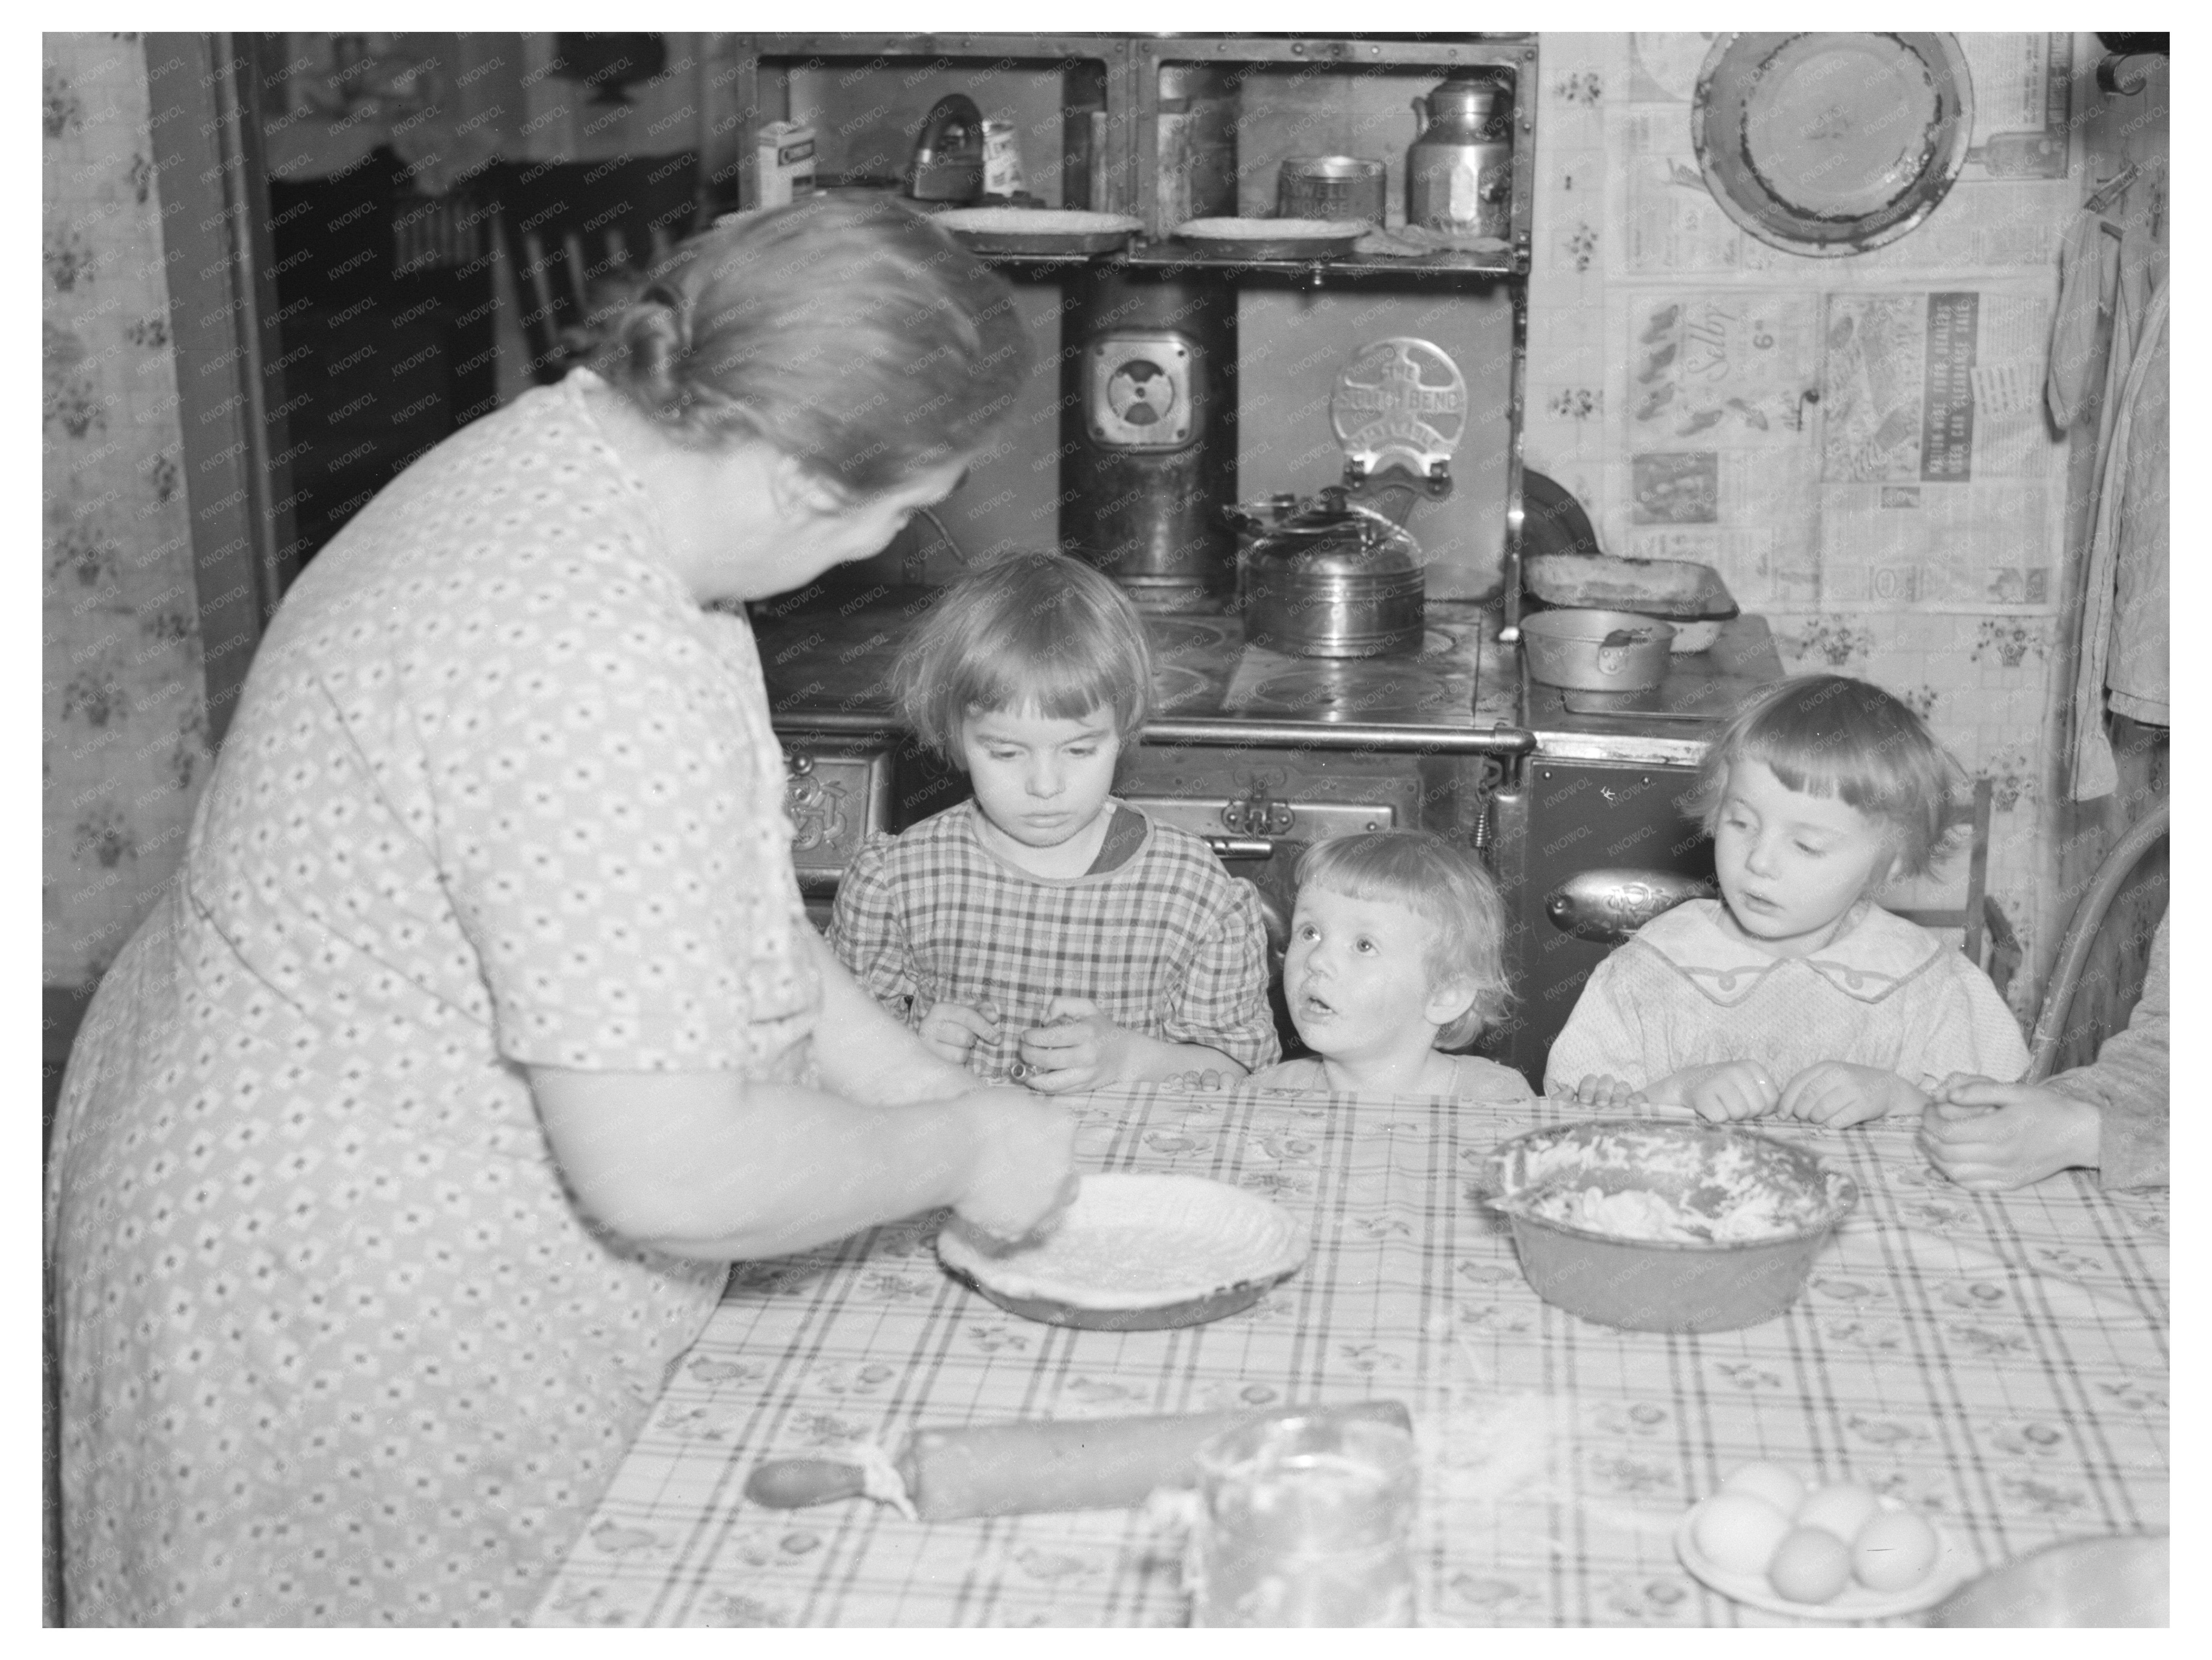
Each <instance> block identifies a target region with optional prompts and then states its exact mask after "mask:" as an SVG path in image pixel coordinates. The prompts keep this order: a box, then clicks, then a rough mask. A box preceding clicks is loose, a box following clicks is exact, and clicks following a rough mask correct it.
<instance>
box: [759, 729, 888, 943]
mask: <svg viewBox="0 0 2212 1660" xmlns="http://www.w3.org/2000/svg"><path fill="white" fill-rule="evenodd" d="M779 736H780V737H781V739H782V741H783V764H784V773H785V782H784V788H783V810H784V812H785V814H786V816H787V817H788V818H790V820H791V829H792V839H791V864H792V868H793V871H794V872H796V873H797V874H798V877H799V897H800V898H802V899H803V900H805V903H806V915H807V916H808V918H809V919H810V920H811V921H812V922H813V923H814V926H815V927H817V928H825V929H826V928H827V927H829V909H830V907H831V905H832V904H834V903H836V897H837V883H838V879H840V878H841V877H842V876H843V875H844V873H845V866H847V865H848V864H849V863H850V862H851V861H852V858H853V855H854V854H856V853H858V852H859V851H860V844H861V843H862V842H865V841H866V840H867V839H868V837H869V836H873V835H875V834H876V833H877V832H878V831H881V830H889V829H890V828H891V785H892V773H893V762H894V755H895V751H894V749H893V746H892V745H891V744H890V741H889V740H886V739H849V738H833V737H821V736H817V735H814V734H811V733H781V734H779Z"/></svg>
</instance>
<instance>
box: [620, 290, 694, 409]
mask: <svg viewBox="0 0 2212 1660" xmlns="http://www.w3.org/2000/svg"><path fill="white" fill-rule="evenodd" d="M686 309H687V308H686V307H685V305H684V296H683V295H681V294H679V293H678V292H677V291H676V290H675V289H671V288H670V287H668V286H667V285H666V284H665V283H653V284H651V285H650V286H648V287H647V289H645V290H644V291H643V292H642V293H641V294H640V295H638V296H637V298H636V299H635V301H632V302H631V303H630V305H629V307H628V308H627V309H626V310H624V312H623V315H622V319H621V321H619V322H618V323H617V324H616V325H615V332H614V339H613V341H612V343H611V344H612V345H613V349H614V350H613V353H612V356H614V358H615V359H616V362H617V364H618V365H619V368H617V376H618V378H619V379H620V380H622V381H623V383H624V386H625V389H626V390H627V391H628V392H629V394H630V396H631V397H632V398H635V400H636V401H637V402H639V403H641V404H645V405H646V406H647V408H648V409H650V410H652V411H653V412H654V413H655V414H659V415H672V414H675V413H677V412H678V411H679V410H681V409H682V408H683V407H684V404H687V403H689V402H690V399H689V398H687V397H686V396H685V395H684V368H685V364H684V359H685V358H686V357H687V356H689V355H690V348H691V328H690V317H689V316H688V315H686Z"/></svg>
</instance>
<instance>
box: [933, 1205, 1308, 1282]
mask: <svg viewBox="0 0 2212 1660" xmlns="http://www.w3.org/2000/svg"><path fill="white" fill-rule="evenodd" d="M1307 1249H1308V1241H1307V1237H1306V1230H1305V1227H1304V1225H1303V1224H1302V1223H1300V1222H1299V1220H1298V1219H1297V1218H1296V1217H1295V1216H1292V1215H1291V1213H1289V1212H1288V1211H1286V1210H1285V1209H1283V1208H1282V1207H1281V1206H1279V1205H1277V1204H1274V1203H1273V1202H1272V1201H1268V1200H1266V1199H1262V1198H1261V1197H1260V1196H1259V1195H1257V1194H1251V1193H1246V1192H1245V1191H1243V1189H1241V1188H1232V1187H1231V1186H1229V1185H1228V1184H1226V1183H1221V1182H1212V1181H1208V1180H1206V1178H1205V1177H1198V1176H1146V1175H1135V1174H1126V1173H1116V1174H1108V1175H1103V1176H1086V1177H1084V1178H1083V1187H1082V1190H1081V1192H1080V1193H1079V1195H1077V1197H1076V1201H1075V1202H1074V1203H1073V1205H1071V1206H1069V1207H1068V1209H1067V1213H1066V1215H1065V1216H1063V1217H1062V1218H1061V1219H1060V1224H1059V1225H1058V1226H1057V1227H1055V1228H1054V1229H1053V1230H1052V1231H1051V1232H1050V1233H1048V1235H1046V1236H1045V1237H1043V1238H1042V1239H1041V1240H1037V1241H1034V1242H1025V1243H1023V1244H1020V1245H1018V1246H1016V1247H1015V1248H1014V1249H1012V1250H1006V1251H997V1252H994V1251H988V1250H983V1249H981V1248H980V1247H979V1246H978V1245H977V1244H976V1243H975V1241H974V1239H973V1237H971V1236H970V1235H969V1233H968V1232H967V1231H965V1230H964V1229H963V1228H961V1227H960V1226H959V1225H957V1223H948V1224H947V1225H945V1228H944V1230H943V1231H941V1232H940V1233H939V1235H938V1237H937V1254H938V1256H939V1258H940V1259H941V1260H942V1261H943V1262H944V1263H945V1266H946V1267H947V1268H951V1269H953V1270H954V1271H955V1272H957V1273H959V1274H966V1275H968V1276H969V1278H971V1279H973V1280H975V1282H976V1283H977V1284H978V1285H980V1286H984V1287H986V1288H987V1289H988V1290H989V1291H991V1292H994V1293H995V1294H997V1295H999V1296H1000V1297H1008V1298H1020V1299H1044V1300H1048V1301H1051V1302H1056V1303H1060V1304H1065V1305H1066V1306H1067V1307H1069V1308H1071V1309H1086V1310H1127V1309H1150V1308H1158V1307H1163V1306H1164V1305H1167V1304H1175V1303H1183V1302H1188V1301H1191V1300H1194V1299H1195V1298H1202V1297H1208V1296H1211V1295H1212V1294H1213V1293H1215V1292H1219V1291H1222V1290H1224V1289H1225V1288H1227V1287H1229V1286H1237V1285H1245V1284H1251V1283H1253V1282H1255V1281H1267V1280H1279V1279H1280V1278H1282V1277H1283V1276H1284V1275H1285V1274H1289V1273H1291V1272H1292V1271H1293V1270H1294V1269H1296V1268H1297V1267H1298V1266H1299V1265H1300V1264H1301V1263H1303V1262H1304V1261H1305V1259H1306V1251H1307Z"/></svg>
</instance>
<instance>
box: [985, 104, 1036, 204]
mask: <svg viewBox="0 0 2212 1660" xmlns="http://www.w3.org/2000/svg"><path fill="white" fill-rule="evenodd" d="M1028 187H1029V180H1028V179H1027V178H1026V177H1024V174H1023V173H1022V144H1021V137H1020V135H1019V134H1018V132H1017V131H1015V128H1014V124H1013V123H1012V122H1011V121H986V122H985V123H983V194H984V195H986V196H1018V195H1020V194H1021V193H1022V192H1023V191H1024V190H1026V189H1027V188H1028Z"/></svg>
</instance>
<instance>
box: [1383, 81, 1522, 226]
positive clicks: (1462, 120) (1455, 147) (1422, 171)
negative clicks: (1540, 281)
mask: <svg viewBox="0 0 2212 1660" xmlns="http://www.w3.org/2000/svg"><path fill="white" fill-rule="evenodd" d="M1413 115H1414V118H1415V119H1417V120H1418V121H1419V123H1420V128H1419V131H1418V132H1417V133H1416V134H1415V135H1414V138H1413V147H1412V148H1411V149H1408V150H1407V152H1406V222H1407V224H1409V225H1418V226H1423V227H1425V228H1428V229H1430V230H1441V231H1450V232H1453V233H1455V234H1459V235H1463V236H1495V237H1498V238H1499V239H1500V240H1505V239H1508V238H1510V235H1511V234H1512V214H1513V94H1512V93H1511V91H1510V90H1509V89H1508V88H1505V87H1503V86H1500V85H1499V84H1498V82H1495V81H1488V80H1483V81H1472V80H1451V81H1444V82H1439V83H1438V84H1437V86H1436V87H1434V88H1431V90H1430V92H1429V95H1428V96H1427V97H1425V98H1416V99H1415V100H1413Z"/></svg>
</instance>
